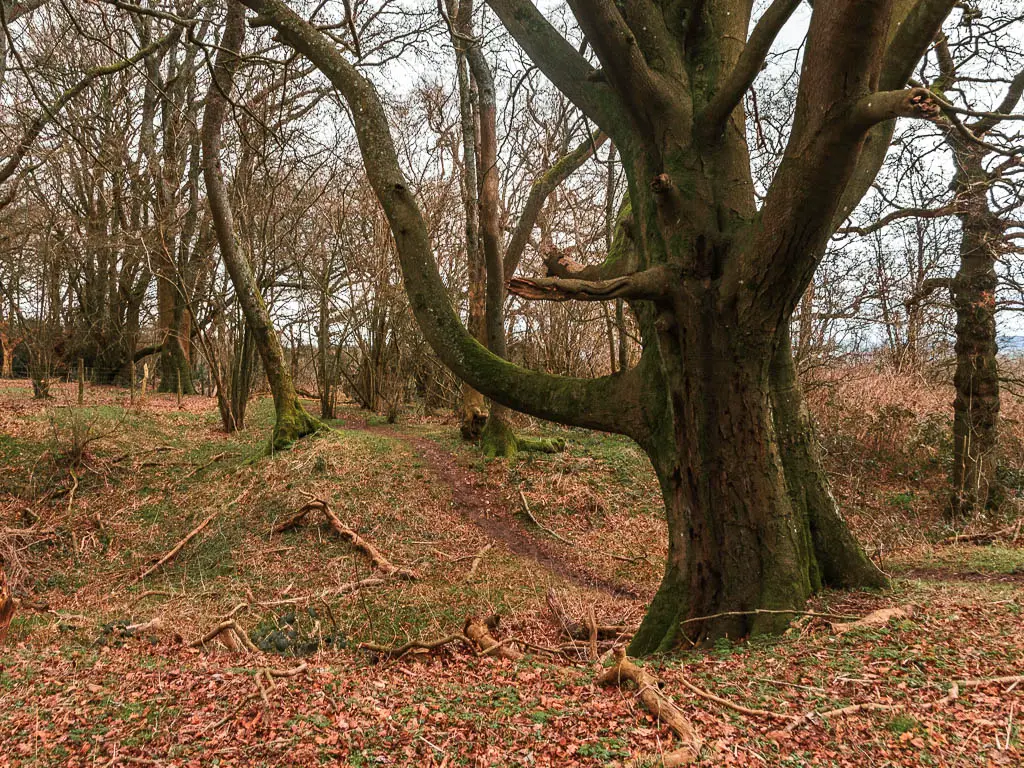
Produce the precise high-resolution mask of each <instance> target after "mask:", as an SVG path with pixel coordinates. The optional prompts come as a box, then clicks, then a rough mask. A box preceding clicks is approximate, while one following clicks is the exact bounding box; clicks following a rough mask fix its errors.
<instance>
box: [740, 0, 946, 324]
mask: <svg viewBox="0 0 1024 768" xmlns="http://www.w3.org/2000/svg"><path fill="white" fill-rule="evenodd" d="M950 5H951V3H950V2H946V0H943V2H937V0H920V2H918V3H917V4H916V5H915V6H914V7H913V8H912V9H911V10H910V13H909V14H908V16H907V19H905V21H906V22H907V24H906V25H901V24H900V20H899V19H898V18H892V14H891V13H890V11H891V3H890V2H888V0H863V1H862V2H857V3H815V5H814V12H813V14H812V17H811V25H810V30H809V33H808V43H807V53H806V55H805V58H804V72H813V73H815V74H814V77H804V78H802V79H801V83H800V90H799V93H798V96H797V105H796V114H795V118H794V124H793V130H792V132H791V135H790V139H789V142H788V144H787V147H786V153H785V156H784V157H783V160H782V162H781V164H780V165H779V170H778V172H777V173H776V174H775V178H774V180H773V182H772V185H771V187H770V188H769V190H768V194H767V196H766V198H765V202H764V205H763V207H762V209H761V215H760V226H759V227H758V231H757V234H756V237H755V246H754V247H755V249H756V251H757V258H756V259H754V260H752V263H751V265H750V266H749V267H748V268H746V269H743V270H742V274H738V275H736V276H735V279H736V281H737V284H740V285H745V286H747V287H748V288H749V289H751V290H756V291H767V292H770V295H771V296H772V297H773V300H772V301H771V302H767V303H766V306H765V307H764V311H766V312H767V313H768V314H767V315H764V316H762V317H760V318H758V320H757V321H768V322H772V323H776V322H778V321H779V318H780V317H785V316H786V314H787V312H788V311H790V310H791V309H792V307H793V306H794V305H795V303H796V302H797V301H798V300H799V297H800V295H801V294H802V292H803V290H804V288H805V287H806V285H807V283H808V282H809V281H810V279H811V276H812V275H813V271H814V267H815V266H816V263H817V259H818V258H819V255H818V254H820V253H821V249H822V246H823V245H824V243H825V242H826V241H827V239H828V238H829V237H830V236H831V235H832V233H833V232H834V230H835V228H836V227H837V226H838V225H839V224H840V223H841V222H842V221H843V220H844V219H845V218H846V216H847V215H849V211H850V210H852V207H853V206H855V205H856V202H857V201H859V200H860V198H861V197H862V196H863V194H864V192H865V191H866V190H867V189H868V188H869V187H870V184H871V182H872V180H873V179H874V177H875V175H877V173H878V168H879V167H880V166H881V163H882V162H883V161H884V155H885V151H886V149H887V147H888V145H889V139H890V138H891V135H892V121H891V120H890V119H889V118H891V117H893V116H895V115H897V114H900V113H904V112H907V113H912V114H914V116H927V115H931V114H932V107H931V104H932V101H933V100H932V99H931V98H925V94H924V93H920V92H918V91H917V90H916V89H910V90H908V91H902V90H895V89H896V88H901V87H902V83H900V82H898V81H899V79H900V78H904V82H905V79H906V78H909V77H910V75H911V73H912V72H913V66H914V64H915V63H916V62H917V61H918V60H919V59H920V56H921V55H922V54H923V52H924V51H925V50H926V49H927V46H928V45H930V44H931V42H932V41H933V40H934V39H935V35H936V34H937V31H938V29H939V27H940V26H941V23H942V19H943V18H945V16H944V15H943V11H944V12H945V13H948V8H949V6H950ZM893 25H896V27H895V29H896V31H895V33H893V32H892V29H893ZM905 27H912V28H913V29H910V30H908V29H906V28H905ZM894 46H896V47H895V48H894ZM887 62H888V64H887ZM891 83H895V84H894V85H891ZM925 93H927V92H925ZM872 126H877V128H876V129H875V131H877V133H875V132H872V130H871V129H872ZM868 145H869V146H870V150H869V151H868V152H867V156H865V154H864V152H862V149H865V150H866V149H868ZM876 163H877V165H876ZM847 206H849V207H847ZM752 320H753V318H752Z"/></svg>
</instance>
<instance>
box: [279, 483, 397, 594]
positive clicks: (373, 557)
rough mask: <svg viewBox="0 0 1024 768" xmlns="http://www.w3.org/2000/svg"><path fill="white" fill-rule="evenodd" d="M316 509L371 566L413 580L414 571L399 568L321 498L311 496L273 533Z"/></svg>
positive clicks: (295, 522)
mask: <svg viewBox="0 0 1024 768" xmlns="http://www.w3.org/2000/svg"><path fill="white" fill-rule="evenodd" d="M315 509H318V510H320V511H321V512H323V513H324V517H325V518H326V519H327V522H328V524H329V525H330V526H331V528H333V529H334V532H335V533H337V534H338V535H339V536H341V537H342V538H343V539H347V540H348V542H349V543H350V544H352V546H354V547H355V548H356V549H358V550H360V551H361V552H362V553H363V554H365V555H366V556H367V557H369V558H370V562H371V563H372V564H373V567H374V568H376V569H377V570H379V571H381V572H383V573H384V574H385V575H387V576H394V577H395V578H398V579H405V580H407V581H415V580H416V578H417V575H416V573H415V571H411V570H409V569H408V568H399V567H398V566H396V565H394V564H393V563H392V562H391V561H390V560H388V559H387V558H386V557H385V556H384V555H383V554H382V553H381V551H380V550H379V549H377V548H376V547H375V546H374V545H373V544H371V543H370V542H368V541H367V540H366V539H364V538H363V537H362V536H360V535H359V534H358V533H356V532H355V531H353V530H352V529H351V528H349V527H348V526H347V525H345V524H344V523H343V522H341V518H339V517H338V516H337V515H336V514H334V512H333V511H331V507H330V505H329V504H328V503H327V502H326V501H324V500H323V499H316V498H311V499H310V500H309V501H308V502H306V504H304V505H303V507H302V508H301V509H300V510H299V511H298V512H296V513H295V514H294V515H293V516H292V517H290V518H288V519H287V520H285V521H284V522H282V523H279V524H278V525H276V526H274V533H280V532H281V531H285V530H288V529H289V528H293V527H294V526H296V525H298V524H299V523H300V522H302V520H303V519H304V518H305V517H306V515H307V514H308V513H309V512H311V511H313V510H315Z"/></svg>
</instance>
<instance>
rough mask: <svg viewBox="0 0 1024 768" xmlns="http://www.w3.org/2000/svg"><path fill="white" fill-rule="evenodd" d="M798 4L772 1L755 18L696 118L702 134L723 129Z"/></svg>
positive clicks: (715, 134) (718, 132)
mask: <svg viewBox="0 0 1024 768" xmlns="http://www.w3.org/2000/svg"><path fill="white" fill-rule="evenodd" d="M799 5H800V0H774V2H773V3H772V4H771V5H770V6H768V9H767V10H766V11H765V12H764V14H763V15H762V16H761V18H760V19H758V20H757V24H755V25H754V29H753V31H751V33H750V38H749V39H748V40H747V44H746V45H745V46H744V48H743V52H742V53H741V54H740V57H739V59H738V60H737V62H736V66H734V67H733V69H732V71H731V72H730V73H729V75H728V77H726V78H725V80H724V82H723V83H722V85H721V86H720V87H719V89H718V92H717V93H715V96H714V98H712V100H711V102H710V103H709V104H708V105H707V107H706V108H705V109H704V113H703V115H701V116H700V118H698V119H697V121H696V123H697V125H699V126H701V130H702V131H703V132H704V133H705V135H707V136H718V135H719V134H720V133H721V132H722V131H723V130H724V129H725V125H726V121H727V120H728V119H729V115H731V114H732V111H733V110H734V109H736V107H737V106H738V105H739V103H740V102H741V101H742V100H743V95H744V94H745V93H746V92H747V90H748V89H749V88H750V86H751V85H752V84H753V82H754V78H756V77H757V73H758V72H760V71H761V67H762V65H763V64H764V60H765V56H767V55H768V51H769V49H771V47H772V43H773V42H775V37H776V36H777V35H778V34H779V31H780V30H781V29H782V27H783V26H785V24H786V22H787V21H788V20H789V17H790V16H792V15H793V11H795V10H796V8H797V6H799Z"/></svg>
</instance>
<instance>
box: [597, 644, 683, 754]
mask: <svg viewBox="0 0 1024 768" xmlns="http://www.w3.org/2000/svg"><path fill="white" fill-rule="evenodd" d="M626 681H629V682H632V683H633V684H634V685H635V686H636V688H637V698H639V699H640V703H641V704H643V705H644V708H645V709H646V710H647V711H648V712H650V713H651V714H652V715H654V717H655V718H656V719H657V720H658V721H660V722H662V723H665V725H667V726H668V727H669V728H671V729H672V732H673V733H674V734H675V735H676V736H677V737H679V740H680V741H681V742H682V744H683V747H682V749H679V750H676V751H675V752H673V753H672V755H674V757H673V759H674V760H676V761H677V762H674V763H673V765H686V764H688V763H691V762H695V761H696V759H697V756H698V755H699V754H700V747H701V739H700V737H699V736H698V735H697V731H696V730H695V729H694V727H693V725H692V724H691V723H690V721H689V720H687V719H686V716H685V715H684V714H683V713H682V712H681V711H680V710H679V708H678V707H677V706H676V705H675V704H673V703H672V700H671V699H669V698H668V697H667V696H665V694H663V693H662V692H661V688H660V687H659V684H658V680H657V678H656V677H654V676H653V675H652V674H650V673H649V672H648V671H647V670H645V669H644V668H643V667H638V666H637V665H636V664H634V663H633V662H632V661H631V660H630V659H629V658H628V657H627V656H626V651H625V649H624V648H622V647H621V646H620V647H617V648H616V649H615V664H614V665H612V666H611V667H609V668H608V669H606V670H604V671H603V672H602V673H601V674H600V675H598V677H597V679H596V681H595V682H596V683H597V684H598V685H616V686H619V687H621V686H622V684H623V683H624V682H626ZM666 757H668V756H667V755H666Z"/></svg>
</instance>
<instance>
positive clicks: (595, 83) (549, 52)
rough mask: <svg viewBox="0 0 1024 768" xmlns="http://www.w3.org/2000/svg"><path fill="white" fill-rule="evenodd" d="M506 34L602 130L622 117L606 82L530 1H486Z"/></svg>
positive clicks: (608, 129) (608, 130)
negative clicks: (505, 30) (601, 79)
mask: <svg viewBox="0 0 1024 768" xmlns="http://www.w3.org/2000/svg"><path fill="white" fill-rule="evenodd" d="M487 5H489V6H490V8H491V10H492V11H494V13H495V14H496V15H497V16H498V18H499V19H501V23H502V24H503V25H504V26H505V29H507V30H508V31H509V34H511V35H512V37H514V38H515V40H516V42H517V43H519V45H520V46H521V47H522V49H523V50H524V51H525V52H526V54H527V56H529V57H530V59H531V60H532V61H533V62H534V63H535V64H536V65H537V66H538V67H539V68H540V70H541V72H543V73H544V75H545V76H546V77H547V78H548V79H549V80H550V81H551V82H552V83H554V85H555V87H556V88H558V90H559V91H561V92H562V93H564V94H565V95H566V97H567V98H568V99H569V100H570V101H571V102H572V103H573V104H575V105H576V106H577V107H578V108H579V109H580V110H581V111H582V112H583V113H584V114H585V115H586V116H587V117H589V118H590V119H591V120H593V121H594V122H595V123H597V124H598V125H599V126H601V128H603V129H604V130H605V131H606V132H610V126H611V125H612V124H613V123H619V122H622V121H623V120H624V119H625V117H624V115H623V114H622V112H621V110H620V109H619V108H618V102H617V99H616V98H615V96H614V94H613V93H612V91H611V89H610V88H609V87H608V84H607V83H603V82H599V79H598V78H597V70H595V69H594V68H593V67H592V66H591V65H590V63H589V62H588V61H587V60H586V59H585V58H583V56H582V55H581V54H580V53H579V51H577V50H576V49H575V48H574V47H573V46H572V45H571V44H570V43H569V41H568V40H566V39H565V38H564V37H562V35H560V34H559V33H558V30H556V29H555V28H554V27H553V26H551V23H550V22H549V21H548V20H547V19H546V18H544V15H543V14H542V13H541V12H540V11H539V10H538V9H537V6H535V5H534V4H533V3H532V2H530V0H487Z"/></svg>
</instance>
